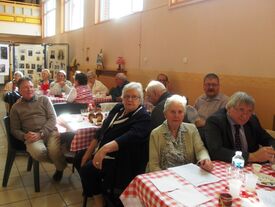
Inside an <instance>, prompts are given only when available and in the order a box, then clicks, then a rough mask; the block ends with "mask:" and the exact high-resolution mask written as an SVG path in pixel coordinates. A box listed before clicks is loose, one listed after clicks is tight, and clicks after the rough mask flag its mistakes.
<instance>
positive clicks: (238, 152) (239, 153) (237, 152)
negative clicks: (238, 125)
mask: <svg viewBox="0 0 275 207" xmlns="http://www.w3.org/2000/svg"><path fill="white" fill-rule="evenodd" d="M242 154H243V153H242V151H236V152H235V155H240V156H242Z"/></svg>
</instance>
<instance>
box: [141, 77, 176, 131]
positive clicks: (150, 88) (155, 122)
mask: <svg viewBox="0 0 275 207" xmlns="http://www.w3.org/2000/svg"><path fill="white" fill-rule="evenodd" d="M145 91H146V96H147V100H148V101H149V102H150V103H151V104H153V105H154V106H155V107H154V108H153V111H152V113H151V129H154V128H156V127H158V126H159V125H161V124H162V123H163V122H164V120H165V117H164V114H163V109H164V104H165V101H166V99H167V98H169V97H170V96H171V95H172V94H171V93H169V92H168V91H167V89H166V88H165V86H164V85H163V84H162V83H161V82H159V81H154V80H153V81H150V82H149V83H148V85H147V87H146V89H145Z"/></svg>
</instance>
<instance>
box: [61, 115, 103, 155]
mask: <svg viewBox="0 0 275 207" xmlns="http://www.w3.org/2000/svg"><path fill="white" fill-rule="evenodd" d="M56 126H57V129H58V131H59V132H60V133H63V132H73V133H74V134H75V135H74V137H73V139H72V142H71V147H70V151H72V152H77V151H79V150H83V149H87V148H88V146H89V145H90V143H91V141H92V139H94V138H95V134H96V132H97V130H99V129H100V128H101V126H97V125H94V124H91V123H90V122H89V120H88V118H87V117H85V118H84V117H83V116H82V115H80V114H65V115H60V116H58V117H57V125H56Z"/></svg>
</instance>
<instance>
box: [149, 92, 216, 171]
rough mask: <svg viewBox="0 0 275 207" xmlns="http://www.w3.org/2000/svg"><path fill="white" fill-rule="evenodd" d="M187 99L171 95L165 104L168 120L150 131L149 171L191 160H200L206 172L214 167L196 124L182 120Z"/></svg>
mask: <svg viewBox="0 0 275 207" xmlns="http://www.w3.org/2000/svg"><path fill="white" fill-rule="evenodd" d="M185 105H186V99H185V98H184V97H182V96H179V95H173V96H171V97H169V98H168V99H167V100H166V102H165V105H164V110H163V111H164V116H165V118H166V120H165V121H164V122H163V124H162V125H160V126H159V127H157V128H155V129H154V130H153V131H152V132H151V136H150V147H149V163H148V170H149V171H158V170H165V169H167V168H169V167H175V166H179V165H184V164H188V163H197V164H198V165H199V166H200V167H201V168H203V169H204V170H207V171H211V170H212V169H213V165H212V162H211V161H210V158H209V154H208V152H207V150H206V148H205V147H204V145H203V142H202V140H201V138H200V135H199V132H198V130H197V128H196V127H195V125H193V124H188V123H184V122H182V120H183V118H184V111H185Z"/></svg>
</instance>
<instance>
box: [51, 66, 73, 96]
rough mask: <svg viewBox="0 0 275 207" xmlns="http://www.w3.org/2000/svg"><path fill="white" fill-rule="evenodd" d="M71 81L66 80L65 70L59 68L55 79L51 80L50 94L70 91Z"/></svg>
mask: <svg viewBox="0 0 275 207" xmlns="http://www.w3.org/2000/svg"><path fill="white" fill-rule="evenodd" d="M71 87H72V83H71V82H70V81H69V80H66V72H65V71H64V70H60V71H59V72H58V73H57V74H56V81H54V82H52V83H51V85H50V94H51V95H55V96H61V95H62V93H65V94H66V95H67V94H69V92H70V91H71Z"/></svg>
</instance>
